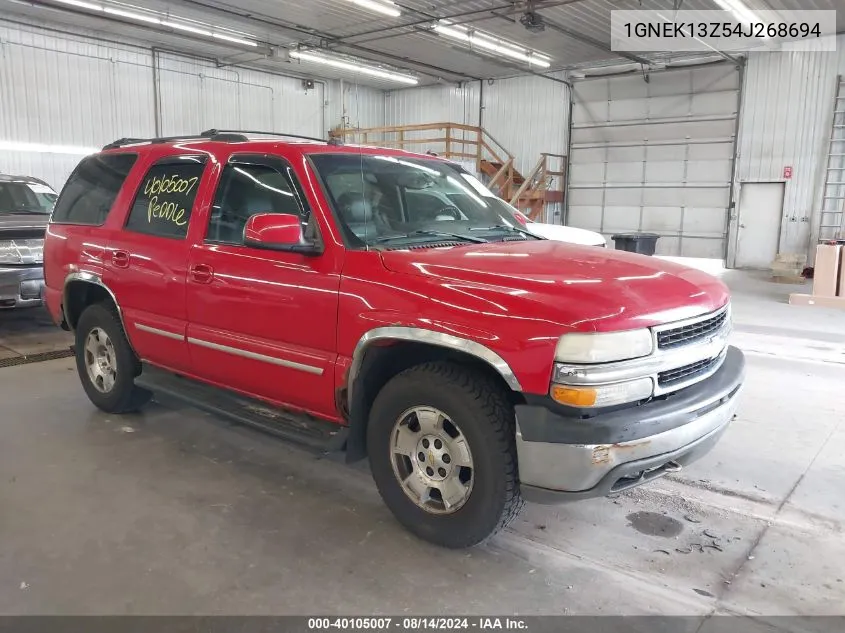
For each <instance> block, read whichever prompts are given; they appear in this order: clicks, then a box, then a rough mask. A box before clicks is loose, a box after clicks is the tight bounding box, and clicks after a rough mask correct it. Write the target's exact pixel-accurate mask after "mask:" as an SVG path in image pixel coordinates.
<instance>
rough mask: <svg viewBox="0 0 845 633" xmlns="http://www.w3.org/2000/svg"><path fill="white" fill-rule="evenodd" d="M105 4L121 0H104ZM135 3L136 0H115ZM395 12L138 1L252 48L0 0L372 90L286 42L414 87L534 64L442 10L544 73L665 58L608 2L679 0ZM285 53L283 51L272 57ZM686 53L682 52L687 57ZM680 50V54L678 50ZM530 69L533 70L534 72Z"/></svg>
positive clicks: (757, 5)
mask: <svg viewBox="0 0 845 633" xmlns="http://www.w3.org/2000/svg"><path fill="white" fill-rule="evenodd" d="M105 1H106V2H110V1H118V0H105ZM119 1H120V2H124V3H127V4H132V3H133V2H134V3H135V5H136V6H139V7H140V6H141V0H119ZM744 1H745V3H746V4H747V5H748V6H749V7H751V8H752V9H774V10H790V9H791V10H797V9H826V10H837V9H838V10H839V12H838V16H837V17H838V19H837V31H845V0H744ZM395 2H396V4H397V5H398V7H399V8H400V9H401V11H402V15H401V16H400V17H398V18H391V17H387V16H383V15H380V14H377V13H372V12H369V11H367V10H365V9H362V8H360V7H358V6H356V5H355V4H353V3H352V2H351V1H350V0H277V1H275V2H267V1H266V0H239V1H235V0H145V1H144V2H143V9H150V10H155V11H160V12H165V13H168V14H169V15H171V16H175V17H178V18H185V19H189V20H198V21H202V22H205V23H210V24H214V25H217V26H219V27H222V28H227V29H233V30H237V31H241V32H243V33H248V34H250V35H251V36H253V37H254V38H255V39H256V40H258V41H260V42H262V44H263V46H262V47H261V49H260V50H258V51H255V50H253V51H249V50H244V49H243V48H242V47H238V46H233V45H229V44H227V43H225V42H217V41H211V40H208V39H204V38H201V37H194V36H191V35H190V34H186V33H175V32H167V31H166V30H162V29H161V28H159V27H157V26H155V25H150V26H146V25H144V24H139V23H133V22H131V21H127V20H124V19H121V18H119V17H116V16H111V15H110V16H104V15H102V14H100V15H95V14H92V13H90V12H86V11H85V10H84V9H80V8H77V7H73V6H67V5H64V6H62V5H60V4H58V3H57V2H56V1H55V0H0V17H5V18H9V19H24V20H26V21H29V22H33V21H34V22H35V23H37V24H39V25H43V26H52V27H54V28H66V27H68V26H70V27H80V28H85V29H88V30H93V31H96V32H98V34H101V35H102V36H103V37H106V38H109V39H114V40H120V41H127V40H134V41H138V42H143V43H145V44H149V45H155V46H159V47H163V48H167V49H170V50H174V51H179V52H183V53H188V54H194V55H200V56H205V57H211V58H214V59H217V60H219V61H220V63H222V64H240V65H252V66H256V67H260V68H264V69H269V70H273V69H274V70H276V71H277V72H282V73H293V74H302V75H306V76H315V77H323V78H343V79H350V80H355V81H359V82H360V83H361V84H363V85H369V86H373V87H378V88H396V87H397V86H396V84H392V83H389V82H386V81H384V80H382V79H379V78H374V77H365V76H363V75H360V74H356V73H351V72H348V71H345V70H336V69H333V68H329V67H326V66H321V65H317V64H313V63H304V62H297V61H294V60H287V59H285V56H284V49H288V48H292V47H296V46H311V47H321V48H324V49H328V50H330V51H331V50H333V51H336V52H338V53H342V54H345V55H348V56H354V57H356V58H359V59H362V60H368V61H369V62H371V63H373V64H376V65H383V66H385V67H388V68H392V69H398V70H406V71H411V72H413V73H414V74H416V75H417V76H418V77H419V82H420V85H426V84H433V83H438V82H449V83H454V82H460V81H466V80H472V79H481V78H496V77H504V76H512V75H516V74H523V73H527V72H532V71H531V70H529V69H528V67H527V65H526V64H524V63H521V62H518V61H517V62H506V61H502V59H500V58H493V57H489V56H484V55H482V54H479V53H478V52H477V51H469V50H467V49H465V48H462V47H461V46H459V45H457V44H456V43H455V42H453V41H450V40H448V39H445V38H443V37H441V36H438V35H437V34H435V33H433V32H431V30H430V27H431V25H432V24H433V23H434V21H435V20H437V19H444V18H448V19H450V20H451V21H453V22H456V23H459V24H466V25H472V26H474V27H476V28H479V29H483V30H484V31H487V32H489V33H492V34H494V35H497V36H499V37H502V38H506V39H508V40H512V41H514V42H516V43H518V44H520V45H522V46H525V47H527V48H531V49H535V50H538V51H540V52H542V53H545V54H547V55H549V56H551V57H552V60H553V62H552V67H551V68H550V69H548V70H544V73H549V72H552V71H555V70H562V69H568V68H574V67H583V66H584V65H593V64H601V65H604V64H609V63H621V62H630V61H631V60H632V57H633V58H634V59H636V60H639V61H648V60H665V59H666V58H667V55H665V54H660V55H652V54H647V53H646V54H643V53H639V54H636V55H633V56H631V55H627V56H626V55H622V54H620V53H618V52H612V51H610V50H609V40H610V33H609V31H610V12H611V10H613V9H662V10H670V11H671V10H672V8H673V6H674V5H677V3H678V0H534V1H533V2H529V0H515V1H513V2H509V1H507V0H466V1H462V2H454V1H451V0H395ZM529 5H531V7H532V8H533V10H534V12H535V13H537V14H539V15H540V16H542V18H543V20H544V22H545V24H546V27H545V29H544V30H543V31H541V32H532V31H529V30H527V29H526V28H525V27H524V26H522V24H520V21H519V18H520V17H521V16H522V15H523V14H524V13H525V11H526V9H527V8H528V6H529ZM681 7H682V8H683V9H684V10H708V9H710V10H712V9H718V8H719V7H718V5H717V4H716V3H715V2H714V0H683V2H682V4H681ZM274 50H275V51H278V50H281V51H282V55H281V56H278V55H276V56H274V55H270V54H269V53H270V52H271V51H274ZM687 56H688V55H687ZM679 57H680V56H679ZM533 72H536V69H534V70H533Z"/></svg>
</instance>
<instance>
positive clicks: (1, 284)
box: [0, 264, 44, 309]
mask: <svg viewBox="0 0 845 633" xmlns="http://www.w3.org/2000/svg"><path fill="white" fill-rule="evenodd" d="M43 303H44V267H43V266H42V265H41V264H38V265H35V266H0V309H9V308H28V307H36V306H40V305H42V304H43Z"/></svg>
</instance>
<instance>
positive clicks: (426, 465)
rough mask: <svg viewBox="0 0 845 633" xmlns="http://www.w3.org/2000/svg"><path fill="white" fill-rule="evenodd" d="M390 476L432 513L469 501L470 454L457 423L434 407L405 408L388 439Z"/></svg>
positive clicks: (470, 484)
mask: <svg viewBox="0 0 845 633" xmlns="http://www.w3.org/2000/svg"><path fill="white" fill-rule="evenodd" d="M390 451H391V455H390V461H391V464H392V465H393V474H394V475H395V476H396V479H397V480H398V481H399V483H400V485H401V486H402V490H404V491H405V494H406V495H407V496H408V498H409V499H410V500H411V501H413V502H414V503H415V504H416V505H417V506H419V507H420V508H422V509H423V510H425V511H426V512H429V513H431V514H451V513H453V512H456V511H457V510H459V509H460V508H461V507H462V506H463V505H464V504H465V503H466V502H467V499H469V496H470V494H471V492H472V486H473V482H474V474H475V473H474V468H473V461H472V452H471V451H470V448H469V442H468V441H467V439H466V436H464V434H463V433H462V432H461V430H460V428H459V427H458V425H457V424H455V422H453V421H452V420H451V419H449V417H448V416H447V415H446V414H445V413H443V412H442V411H440V410H439V409H435V408H433V407H424V406H418V407H413V408H411V409H408V410H407V411H405V412H404V413H403V414H402V415H401V416H399V419H398V420H396V423H395V424H394V426H393V431H392V433H391V439H390Z"/></svg>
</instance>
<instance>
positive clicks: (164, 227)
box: [126, 156, 205, 239]
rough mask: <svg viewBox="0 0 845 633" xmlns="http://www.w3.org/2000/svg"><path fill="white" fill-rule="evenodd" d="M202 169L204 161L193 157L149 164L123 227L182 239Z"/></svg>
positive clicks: (185, 231) (189, 217) (148, 233)
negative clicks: (150, 165)
mask: <svg viewBox="0 0 845 633" xmlns="http://www.w3.org/2000/svg"><path fill="white" fill-rule="evenodd" d="M204 169H205V161H204V160H203V159H202V158H201V157H195V156H180V157H178V158H167V159H165V160H164V161H159V162H158V163H156V164H155V165H153V166H152V167H150V170H149V171H148V172H147V175H146V176H144V180H143V181H141V185H140V187H139V188H138V193H137V194H135V202H134V203H133V204H132V210H131V211H130V212H129V219H128V220H127V221H126V230H127V231H135V232H136V233H146V234H147V235H156V236H159V237H170V238H175V239H184V237H185V236H186V235H187V234H188V222H189V221H190V219H191V211H193V208H194V200H196V197H197V190H198V189H199V183H200V180H201V179H202V172H203V170H204Z"/></svg>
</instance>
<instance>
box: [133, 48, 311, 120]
mask: <svg viewBox="0 0 845 633" xmlns="http://www.w3.org/2000/svg"><path fill="white" fill-rule="evenodd" d="M156 61H157V69H158V73H157V75H158V89H159V90H158V92H159V94H158V100H159V107H160V112H161V130H160V131H161V134H163V135H165V136H167V135H173V134H183V133H185V132H186V131H190V132H200V131H202V130H207V129H209V128H219V129H234V130H238V129H241V130H243V129H246V130H267V131H284V132H291V133H295V134H305V135H310V136H322V135H324V134H325V130H326V124H325V122H324V120H323V117H324V105H323V101H324V99H325V97H324V89H325V85H324V84H322V83H315V86H314V88H313V89H311V90H305V88H304V87H303V86H302V80H301V79H295V78H291V77H284V76H281V75H273V74H269V73H265V72H260V71H254V70H249V69H243V68H216V67H215V66H214V65H213V64H211V63H210V62H206V61H200V60H192V59H188V58H184V57H177V56H173V55H157V56H156ZM150 76H151V74H150ZM198 106H199V107H198Z"/></svg>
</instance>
